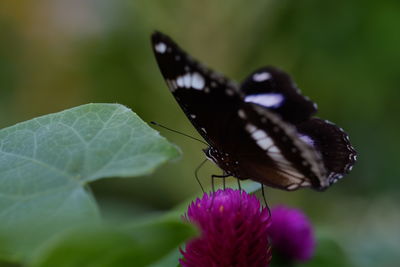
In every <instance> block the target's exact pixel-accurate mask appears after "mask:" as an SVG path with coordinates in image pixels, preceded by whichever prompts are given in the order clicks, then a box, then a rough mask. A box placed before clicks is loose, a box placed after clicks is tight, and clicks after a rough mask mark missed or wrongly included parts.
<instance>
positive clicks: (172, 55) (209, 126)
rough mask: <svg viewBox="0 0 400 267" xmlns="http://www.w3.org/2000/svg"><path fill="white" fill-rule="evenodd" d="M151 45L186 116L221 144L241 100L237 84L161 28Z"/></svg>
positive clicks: (212, 142) (210, 140) (206, 136)
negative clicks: (210, 66)
mask: <svg viewBox="0 0 400 267" xmlns="http://www.w3.org/2000/svg"><path fill="white" fill-rule="evenodd" d="M152 46H153V50H154V54H155V57H156V60H157V63H158V66H159V68H160V70H161V73H162V75H163V77H164V79H165V81H166V83H167V85H168V87H169V89H170V91H171V92H172V94H173V95H174V97H175V99H176V101H177V102H178V103H179V105H180V106H181V108H182V109H183V111H184V112H185V114H186V116H187V117H188V118H189V120H190V121H191V122H192V124H193V125H194V126H195V127H196V129H197V131H198V132H199V133H200V134H201V135H202V136H203V138H204V139H205V140H206V141H207V142H208V143H209V144H210V145H211V146H221V142H222V141H223V140H224V135H225V133H226V131H229V124H230V122H231V120H232V119H234V118H235V116H234V115H236V111H237V109H238V107H239V104H240V102H241V100H240V97H239V94H238V87H237V85H236V84H235V83H233V82H231V81H229V80H228V79H227V78H225V77H224V76H222V75H221V74H219V73H216V72H214V71H212V70H211V69H209V68H206V67H205V66H203V65H201V64H200V63H199V62H197V61H196V60H194V59H193V58H191V57H190V56H189V55H188V54H187V53H185V52H184V51H183V50H182V49H181V48H180V47H179V46H178V45H177V44H176V43H175V42H174V41H172V39H171V38H169V37H168V36H166V35H164V34H162V33H160V32H155V33H154V34H153V35H152ZM221 129H224V130H223V131H221Z"/></svg>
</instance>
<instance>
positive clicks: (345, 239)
mask: <svg viewBox="0 0 400 267" xmlns="http://www.w3.org/2000/svg"><path fill="white" fill-rule="evenodd" d="M399 14H400V2H399V1H398V0H383V1H361V0H339V1H334V2H327V1H317V0H305V1H294V0H283V1H278V0H268V1H265V0H253V1H239V0H232V1H230V2H229V4H227V3H226V1H222V0H205V1H201V2H197V1H183V0H170V1H162V0H154V1H147V0H137V1H134V0H116V1H106V0H84V1H79V0H53V1H51V0H38V1H23V2H21V1H2V2H0V33H1V35H0V94H1V97H0V125H1V126H3V127H5V126H8V125H11V124H14V123H16V122H18V121H22V120H26V119H29V118H32V117H35V116H37V115H42V114H46V113H50V112H55V111H59V110H62V109H65V108H68V107H72V106H76V105H79V104H83V103H88V102H109V103H115V102H117V103H122V104H125V105H127V106H129V107H131V108H132V109H133V110H135V111H136V112H137V113H138V114H139V115H140V116H141V117H142V118H144V119H145V120H147V121H149V120H155V121H158V122H160V123H163V124H165V125H167V126H169V127H171V128H173V129H177V130H181V131H183V132H187V133H189V134H192V135H194V136H198V135H197V133H196V132H195V130H194V129H193V127H192V126H191V125H190V123H189V122H188V120H187V119H186V118H185V116H184V114H183V112H182V111H181V110H180V109H179V107H178V105H177V104H176V102H175V101H174V99H173V97H172V96H171V95H170V93H169V92H168V90H167V89H166V85H165V83H164V81H163V80H162V78H161V75H160V73H159V70H158V69H157V66H156V63H155V60H154V57H153V55H152V52H151V49H150V44H149V36H150V34H151V32H152V31H153V30H155V29H158V30H161V31H163V32H165V33H167V34H169V35H171V36H172V37H173V38H174V39H175V40H176V41H177V42H178V43H179V44H180V45H181V46H182V47H183V48H184V49H186V50H187V51H189V52H190V53H191V54H192V55H193V56H195V57H196V58H198V59H200V60H201V61H202V62H204V63H206V64H207V65H209V66H211V67H212V68H214V69H216V70H218V71H220V72H223V73H225V74H226V75H227V76H229V77H232V78H234V79H236V80H241V79H243V78H244V77H245V76H246V75H247V74H248V73H250V72H251V71H252V70H254V69H256V68H258V67H260V66H263V65H274V66H278V67H280V68H282V69H284V70H286V71H287V72H289V73H290V74H292V75H293V77H294V79H295V81H296V82H297V84H298V85H299V87H300V88H302V91H303V93H304V94H305V95H308V96H310V97H311V99H313V100H315V101H316V102H317V103H318V105H319V108H320V112H319V116H321V117H323V118H326V119H329V120H331V121H334V122H336V123H337V124H338V125H340V126H342V127H343V128H344V129H345V130H346V131H347V132H348V133H349V135H350V138H351V141H352V143H353V144H354V146H355V147H356V149H357V151H358V152H359V160H358V162H357V164H356V166H355V168H354V170H353V172H352V173H351V174H350V175H348V177H346V178H345V179H343V180H342V181H340V182H339V183H338V184H336V185H335V186H333V187H332V188H331V189H329V190H328V191H326V192H324V193H317V192H312V191H311V190H302V191H299V192H294V193H287V192H281V191H277V190H268V191H267V198H268V200H269V201H270V202H271V203H281V202H285V203H292V204H294V205H296V206H299V207H301V208H303V209H305V210H306V211H307V212H308V214H309V215H310V216H311V217H312V218H313V221H314V222H316V223H317V224H318V225H320V226H322V227H325V228H329V229H330V231H333V236H335V238H336V239H337V242H338V244H340V245H341V246H343V249H344V251H346V254H348V255H349V257H351V258H352V262H354V264H355V265H357V266H376V265H379V266H395V265H393V264H392V263H393V262H396V260H397V262H399V261H400V260H399V254H400V253H399V248H400V244H399V242H400V241H398V240H400V235H399V232H398V230H396V229H397V228H398V227H396V225H398V220H397V221H396V218H397V219H398V218H399V216H400V210H399V207H398V206H397V205H396V203H398V202H399V189H398V188H400V179H399V178H400V168H399V166H398V165H397V164H398V163H397V161H398V155H397V154H398V151H399V150H400V142H399V141H398V136H399V135H400V124H399V119H398V118H397V116H398V114H399V112H400V105H398V104H397V101H398V99H399V97H400V90H399V88H398V87H399V84H400V75H399V74H398V72H399V71H400V49H399V47H400V35H399V34H398V29H399V28H400V16H399ZM163 135H165V136H167V137H168V138H169V139H170V140H171V141H174V142H175V143H177V144H179V145H180V146H181V147H182V150H183V151H184V156H183V159H182V160H181V161H179V162H177V163H175V164H171V165H169V166H166V167H163V168H162V169H160V170H159V171H157V172H156V173H155V174H153V175H150V176H145V177H142V178H139V179H134V180H125V179H124V180H122V179H119V180H112V179H109V180H102V181H98V182H96V184H95V187H94V194H95V195H96V197H97V198H98V199H99V202H100V204H101V206H102V207H103V208H102V209H103V210H102V212H103V214H104V216H105V217H107V216H112V215H113V214H115V213H118V211H116V210H115V209H114V208H115V207H116V206H117V207H119V208H120V209H124V210H128V211H129V213H130V214H131V216H135V215H139V214H147V213H149V212H154V211H157V210H162V209H168V208H170V207H171V206H174V205H176V204H177V203H179V202H180V201H182V200H183V199H187V198H190V197H191V196H193V195H194V194H198V193H199V191H200V188H199V186H198V185H197V184H196V182H195V179H194V175H193V172H194V169H195V168H196V167H197V165H198V164H199V163H200V162H201V160H202V159H203V158H204V155H202V152H201V150H200V148H201V146H200V145H199V144H197V143H194V142H192V141H191V140H188V139H185V138H184V137H182V136H178V135H176V134H171V133H169V132H163ZM219 172H220V171H219V170H218V169H217V168H215V167H214V166H211V164H208V165H207V167H205V168H204V169H202V170H201V172H200V175H201V177H202V181H203V183H204V184H206V185H209V175H210V174H211V173H219ZM121 207H122V208H121ZM339 225H340V227H338V226H339ZM396 257H397V258H396ZM366 259H368V260H366ZM384 264H386V265H384ZM391 264H392V265H391Z"/></svg>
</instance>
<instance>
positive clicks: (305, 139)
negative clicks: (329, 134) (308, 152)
mask: <svg viewBox="0 0 400 267" xmlns="http://www.w3.org/2000/svg"><path fill="white" fill-rule="evenodd" d="M299 138H300V139H301V140H302V141H303V142H304V143H306V144H308V145H310V146H314V140H312V139H311V137H310V136H308V135H305V134H299Z"/></svg>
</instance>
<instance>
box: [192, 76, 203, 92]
mask: <svg viewBox="0 0 400 267" xmlns="http://www.w3.org/2000/svg"><path fill="white" fill-rule="evenodd" d="M204 84H205V82H204V78H203V76H201V75H200V74H199V73H197V72H195V73H193V74H192V87H193V88H194V89H197V90H203V88H204Z"/></svg>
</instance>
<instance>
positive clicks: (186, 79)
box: [183, 73, 191, 88]
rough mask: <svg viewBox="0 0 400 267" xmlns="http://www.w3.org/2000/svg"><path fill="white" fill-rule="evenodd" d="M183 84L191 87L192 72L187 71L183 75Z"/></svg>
mask: <svg viewBox="0 0 400 267" xmlns="http://www.w3.org/2000/svg"><path fill="white" fill-rule="evenodd" d="M183 84H184V85H185V87H186V88H190V84H191V81H190V73H186V74H185V75H184V76H183Z"/></svg>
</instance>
